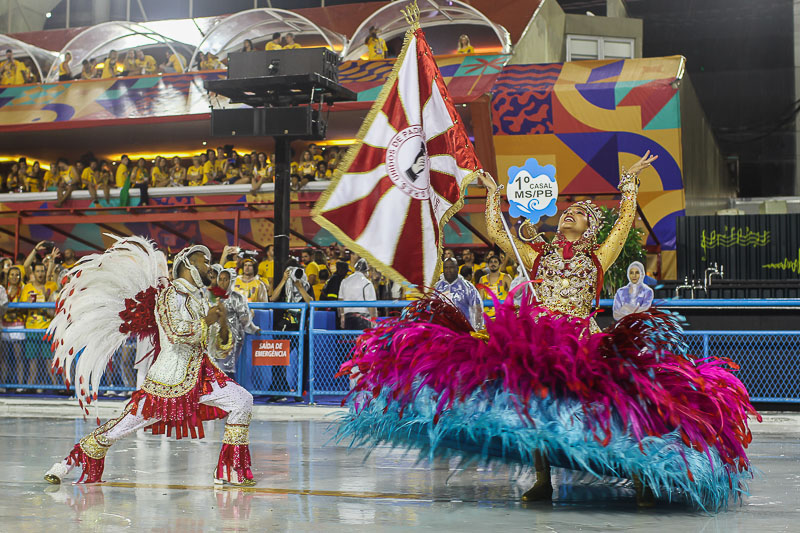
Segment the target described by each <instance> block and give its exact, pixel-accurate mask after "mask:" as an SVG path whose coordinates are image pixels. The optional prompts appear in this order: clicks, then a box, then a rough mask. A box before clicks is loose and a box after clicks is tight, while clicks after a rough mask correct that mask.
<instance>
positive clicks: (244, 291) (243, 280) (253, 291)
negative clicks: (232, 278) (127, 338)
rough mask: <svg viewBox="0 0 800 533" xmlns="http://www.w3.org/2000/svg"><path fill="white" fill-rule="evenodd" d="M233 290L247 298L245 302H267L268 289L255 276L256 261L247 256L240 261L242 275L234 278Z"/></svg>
mask: <svg viewBox="0 0 800 533" xmlns="http://www.w3.org/2000/svg"><path fill="white" fill-rule="evenodd" d="M233 290H235V291H236V292H238V293H239V294H241V295H242V296H244V297H245V298H247V302H248V303H250V302H268V301H269V297H270V290H269V287H267V285H266V284H265V283H264V282H263V281H261V280H260V279H258V277H257V276H256V262H255V261H254V260H253V259H251V258H249V257H248V258H247V259H245V260H244V261H243V262H242V275H241V276H238V277H237V278H236V283H234V285H233Z"/></svg>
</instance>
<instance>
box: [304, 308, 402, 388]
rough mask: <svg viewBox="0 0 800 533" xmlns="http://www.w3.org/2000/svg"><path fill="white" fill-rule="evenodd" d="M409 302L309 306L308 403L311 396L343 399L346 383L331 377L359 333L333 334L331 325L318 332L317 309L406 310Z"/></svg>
mask: <svg viewBox="0 0 800 533" xmlns="http://www.w3.org/2000/svg"><path fill="white" fill-rule="evenodd" d="M409 303H411V302H409V301H394V302H387V301H378V302H341V301H325V302H311V303H310V304H309V307H310V308H311V318H310V322H309V326H308V330H309V335H308V351H309V354H310V361H309V369H308V371H309V379H308V381H309V389H308V401H309V402H313V401H314V396H322V395H325V396H344V395H345V394H347V392H348V391H349V390H350V381H349V380H348V378H346V377H339V378H337V377H335V376H336V373H337V372H338V371H339V367H340V366H341V365H342V363H344V362H345V361H347V360H348V359H349V357H350V352H351V351H352V350H353V347H354V346H355V341H356V339H357V338H358V336H359V335H361V334H362V333H363V331H359V330H337V329H336V322H337V321H334V324H333V329H323V328H319V327H317V326H318V322H319V319H320V318H321V317H320V315H319V311H318V310H319V309H325V308H330V309H339V308H342V307H375V308H382V309H385V308H390V309H391V308H394V309H399V308H403V307H406V306H407V305H408V304H409Z"/></svg>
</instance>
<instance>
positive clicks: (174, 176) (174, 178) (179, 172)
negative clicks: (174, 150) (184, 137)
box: [169, 156, 186, 187]
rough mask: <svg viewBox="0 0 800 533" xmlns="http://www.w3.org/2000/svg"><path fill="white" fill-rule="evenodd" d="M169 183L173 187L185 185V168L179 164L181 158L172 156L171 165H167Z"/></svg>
mask: <svg viewBox="0 0 800 533" xmlns="http://www.w3.org/2000/svg"><path fill="white" fill-rule="evenodd" d="M169 183H170V185H171V186H173V187H183V186H184V185H186V169H185V168H183V165H182V164H181V158H180V157H178V156H175V157H173V158H172V166H171V167H169Z"/></svg>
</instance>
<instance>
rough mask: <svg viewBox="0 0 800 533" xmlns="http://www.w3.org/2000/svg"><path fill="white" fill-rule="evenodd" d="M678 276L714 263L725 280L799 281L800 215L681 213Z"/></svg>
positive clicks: (698, 273)
mask: <svg viewBox="0 0 800 533" xmlns="http://www.w3.org/2000/svg"><path fill="white" fill-rule="evenodd" d="M677 224H678V226H677V251H678V258H677V259H678V279H680V280H683V279H684V277H688V278H689V279H690V280H692V279H702V278H703V273H704V271H705V269H706V268H707V267H709V266H712V265H713V264H714V263H716V264H717V265H718V266H722V267H723V269H724V273H725V278H726V279H742V280H759V279H760V280H772V279H800V214H790V215H735V216H733V215H730V216H714V215H711V216H689V217H680V218H678V222H677Z"/></svg>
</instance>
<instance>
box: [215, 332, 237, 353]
mask: <svg viewBox="0 0 800 533" xmlns="http://www.w3.org/2000/svg"><path fill="white" fill-rule="evenodd" d="M232 346H233V332H232V331H231V330H230V328H228V342H224V343H223V342H222V336H221V335H220V334H219V332H217V348H218V349H219V350H220V351H222V352H227V351H228V350H230V349H231V347H232Z"/></svg>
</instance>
